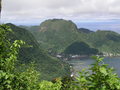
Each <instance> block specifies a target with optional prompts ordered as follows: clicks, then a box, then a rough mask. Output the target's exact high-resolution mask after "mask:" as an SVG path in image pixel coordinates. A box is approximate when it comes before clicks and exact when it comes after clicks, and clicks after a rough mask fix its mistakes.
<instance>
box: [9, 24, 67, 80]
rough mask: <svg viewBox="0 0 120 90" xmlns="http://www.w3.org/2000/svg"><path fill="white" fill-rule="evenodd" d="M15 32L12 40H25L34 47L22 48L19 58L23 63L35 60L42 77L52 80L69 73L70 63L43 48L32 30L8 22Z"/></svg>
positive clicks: (11, 35) (10, 36)
mask: <svg viewBox="0 0 120 90" xmlns="http://www.w3.org/2000/svg"><path fill="white" fill-rule="evenodd" d="M7 25H8V26H10V28H11V29H12V30H13V32H14V33H11V34H10V35H9V38H10V39H11V41H14V40H23V41H25V42H26V44H28V45H32V47H23V48H22V49H20V54H19V58H18V59H19V60H20V61H21V63H25V64H28V63H30V62H33V61H34V62H35V64H36V69H37V70H38V71H39V72H40V73H41V79H48V80H51V79H53V78H56V77H60V76H65V75H69V65H68V64H67V63H65V62H63V61H61V60H59V59H57V58H54V57H51V56H50V55H48V54H47V53H46V51H45V50H43V49H42V48H41V47H40V45H39V43H37V41H36V40H35V38H34V36H33V35H32V34H31V32H29V31H27V30H25V29H23V28H20V27H18V26H15V25H13V24H11V23H9V24H7Z"/></svg>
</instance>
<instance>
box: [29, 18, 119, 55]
mask: <svg viewBox="0 0 120 90" xmlns="http://www.w3.org/2000/svg"><path fill="white" fill-rule="evenodd" d="M31 32H32V33H33V35H34V36H35V38H36V39H37V41H38V42H39V43H40V44H41V46H42V48H44V49H46V50H48V51H50V52H53V53H62V52H64V50H65V49H66V48H68V47H69V46H70V45H72V44H73V43H75V42H84V43H86V44H88V45H89V47H90V48H94V49H98V51H99V53H103V54H105V55H119V54H120V35H119V34H118V33H116V32H112V31H102V30H98V31H96V32H93V31H91V30H89V29H85V28H80V29H78V28H77V26H76V25H75V24H74V23H73V22H72V21H69V20H63V19H50V20H46V21H44V22H43V23H41V24H40V29H38V30H31ZM77 47H81V46H77ZM87 52H88V51H87Z"/></svg>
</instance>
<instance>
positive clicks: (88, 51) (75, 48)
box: [64, 42, 99, 55]
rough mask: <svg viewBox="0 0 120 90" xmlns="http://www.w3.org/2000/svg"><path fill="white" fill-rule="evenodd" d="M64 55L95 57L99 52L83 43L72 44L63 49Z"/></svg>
mask: <svg viewBox="0 0 120 90" xmlns="http://www.w3.org/2000/svg"><path fill="white" fill-rule="evenodd" d="M64 53H65V54H69V55H70V54H71V55H96V54H98V53H99V52H98V50H97V49H94V48H90V47H89V45H87V44H86V43H84V42H74V43H73V44H71V45H70V46H68V47H67V48H66V49H65V51H64Z"/></svg>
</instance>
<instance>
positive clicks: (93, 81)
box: [0, 25, 120, 90]
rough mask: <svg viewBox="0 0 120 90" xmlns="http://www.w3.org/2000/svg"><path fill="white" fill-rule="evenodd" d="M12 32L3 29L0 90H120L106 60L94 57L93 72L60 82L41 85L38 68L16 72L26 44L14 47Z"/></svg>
mask: <svg viewBox="0 0 120 90" xmlns="http://www.w3.org/2000/svg"><path fill="white" fill-rule="evenodd" d="M9 32H12V31H11V29H10V28H9V27H8V26H6V25H1V26H0V90H120V78H118V76H117V74H114V73H113V68H109V67H108V65H106V64H103V61H102V60H103V58H99V57H96V56H94V57H93V58H94V59H95V60H96V62H95V63H94V64H92V66H91V67H90V69H89V70H90V71H86V70H82V71H81V72H80V73H79V74H80V75H79V77H76V78H75V81H74V80H73V79H72V78H63V79H61V78H56V79H55V80H54V81H52V82H50V81H39V75H40V74H39V73H38V72H37V71H36V70H35V68H34V64H31V65H30V67H28V68H26V69H25V70H24V71H19V70H17V68H15V65H16V62H17V59H18V58H17V57H18V52H19V49H20V48H21V46H22V45H24V44H25V42H23V41H22V40H15V41H13V43H11V42H10V39H7V35H8V34H9Z"/></svg>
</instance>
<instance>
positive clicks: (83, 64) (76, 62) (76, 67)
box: [68, 57, 120, 76]
mask: <svg viewBox="0 0 120 90" xmlns="http://www.w3.org/2000/svg"><path fill="white" fill-rule="evenodd" d="M68 62H69V63H70V64H71V65H72V68H73V72H74V74H77V73H78V72H79V71H80V70H82V69H83V68H89V67H90V65H91V64H93V63H94V62H95V60H93V59H91V58H84V59H72V60H69V61H68ZM102 63H103V64H108V65H109V67H113V68H114V69H115V73H117V74H118V75H119V76H120V57H105V58H104V60H103V62H102Z"/></svg>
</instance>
